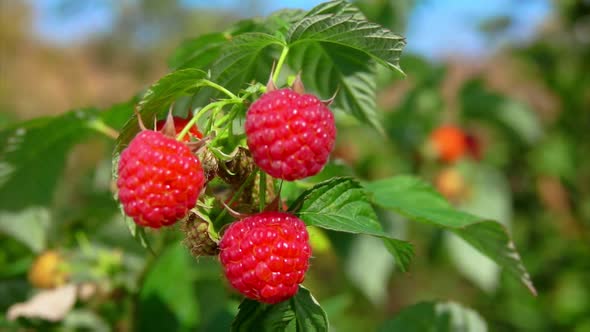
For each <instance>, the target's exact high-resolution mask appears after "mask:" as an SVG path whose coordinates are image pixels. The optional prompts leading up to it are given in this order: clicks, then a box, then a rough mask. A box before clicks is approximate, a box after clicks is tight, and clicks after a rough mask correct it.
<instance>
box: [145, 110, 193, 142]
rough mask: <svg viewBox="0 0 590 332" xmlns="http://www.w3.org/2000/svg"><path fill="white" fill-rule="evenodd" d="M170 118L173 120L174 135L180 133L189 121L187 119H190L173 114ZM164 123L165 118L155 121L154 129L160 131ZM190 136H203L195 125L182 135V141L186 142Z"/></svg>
mask: <svg viewBox="0 0 590 332" xmlns="http://www.w3.org/2000/svg"><path fill="white" fill-rule="evenodd" d="M172 119H173V120H174V129H175V130H176V135H178V134H180V132H181V131H182V129H184V127H185V126H186V125H187V124H188V123H189V121H190V120H191V119H185V118H181V117H179V116H174V117H172ZM165 124H166V120H160V121H158V122H157V123H156V130H158V131H160V130H162V128H164V125H165ZM191 137H195V138H203V133H201V132H200V131H199V128H198V127H197V125H194V126H192V127H191V128H190V129H189V131H188V133H187V134H186V135H184V137H182V140H183V141H184V142H188V141H190V140H191Z"/></svg>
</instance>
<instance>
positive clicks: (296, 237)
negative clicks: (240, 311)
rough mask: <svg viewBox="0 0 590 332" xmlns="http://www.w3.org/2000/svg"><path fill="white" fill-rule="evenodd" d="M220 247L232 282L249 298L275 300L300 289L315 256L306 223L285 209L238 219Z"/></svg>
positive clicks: (279, 300) (224, 267)
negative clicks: (312, 256)
mask: <svg viewBox="0 0 590 332" xmlns="http://www.w3.org/2000/svg"><path fill="white" fill-rule="evenodd" d="M219 248H220V249H221V254H220V255H219V258H220V260H221V264H222V265H223V269H224V272H225V276H226V277H227V279H228V280H229V282H230V283H231V285H232V286H233V287H234V288H235V289H237V290H238V291H239V292H240V293H242V294H244V295H245V296H246V297H248V298H251V299H254V300H257V301H260V302H265V303H271V304H272V303H278V302H281V301H284V300H286V299H288V298H290V297H292V296H294V295H295V294H296V293H297V290H298V285H299V284H300V283H302V282H303V279H304V278H305V272H306V271H307V268H308V267H309V258H310V256H311V247H310V246H309V235H308V234H307V229H306V228H305V224H304V223H303V221H301V220H300V219H298V218H297V217H295V216H294V215H291V214H289V213H284V212H262V213H260V214H256V215H253V216H250V217H247V218H244V219H242V220H239V221H236V222H234V223H233V224H231V225H230V226H229V227H228V228H227V230H226V231H225V233H224V235H223V237H222V239H221V242H220V243H219Z"/></svg>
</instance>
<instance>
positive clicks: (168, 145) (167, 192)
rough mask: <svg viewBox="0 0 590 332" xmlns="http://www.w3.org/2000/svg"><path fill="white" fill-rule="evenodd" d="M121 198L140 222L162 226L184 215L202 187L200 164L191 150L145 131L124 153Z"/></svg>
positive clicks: (120, 177)
mask: <svg viewBox="0 0 590 332" xmlns="http://www.w3.org/2000/svg"><path fill="white" fill-rule="evenodd" d="M118 170H119V173H118V175H119V178H118V179H117V187H118V188H119V200H120V201H121V203H122V204H123V208H124V210H125V213H126V214H127V215H128V216H130V217H132V218H133V220H134V221H135V222H136V223H137V224H139V225H141V226H147V227H152V228H159V227H161V226H167V225H171V224H173V223H175V222H176V221H178V220H180V219H182V218H184V216H186V214H187V212H188V210H189V209H191V208H193V207H194V206H195V203H196V202H197V198H198V197H199V193H200V192H201V189H202V188H203V184H204V174H203V169H202V167H201V163H200V161H199V159H197V157H195V156H194V155H193V154H192V152H191V151H190V149H189V148H188V147H187V146H186V145H185V144H184V143H181V142H178V141H176V140H175V139H173V138H170V137H167V136H165V135H164V134H162V133H160V132H157V131H151V130H143V131H141V132H140V133H139V134H137V136H135V138H133V140H131V142H130V143H129V146H128V147H127V148H126V149H125V150H124V151H123V153H121V158H120V160H119V168H118Z"/></svg>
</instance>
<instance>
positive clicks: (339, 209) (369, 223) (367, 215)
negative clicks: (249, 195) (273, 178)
mask: <svg viewBox="0 0 590 332" xmlns="http://www.w3.org/2000/svg"><path fill="white" fill-rule="evenodd" d="M289 210H290V211H296V213H297V215H298V216H299V217H300V218H301V219H302V220H303V221H304V222H305V223H306V224H307V225H313V226H318V227H322V228H325V229H329V230H333V231H338V232H347V233H354V234H366V235H372V236H377V237H379V238H381V239H383V241H384V244H385V246H386V248H387V249H388V251H389V252H390V253H392V254H393V256H394V257H395V258H396V262H397V263H398V264H399V266H400V269H402V270H403V271H405V270H407V266H408V264H409V261H410V259H411V257H412V256H413V248H412V245H411V244H409V243H407V242H405V241H401V240H397V239H393V238H391V237H390V236H389V234H387V233H386V232H384V231H383V229H382V227H381V224H380V223H379V221H378V220H377V216H376V214H375V211H374V210H373V207H372V206H371V203H370V202H369V198H368V197H367V195H366V193H365V191H364V190H363V188H362V187H361V185H360V184H359V183H358V182H357V181H355V180H353V179H352V178H348V177H341V178H333V179H330V180H327V181H324V182H321V183H319V184H317V185H315V186H314V187H312V188H310V189H308V190H306V191H304V192H303V193H302V194H301V195H300V196H299V197H298V198H297V199H296V200H295V201H294V202H293V204H292V205H291V207H290V208H289Z"/></svg>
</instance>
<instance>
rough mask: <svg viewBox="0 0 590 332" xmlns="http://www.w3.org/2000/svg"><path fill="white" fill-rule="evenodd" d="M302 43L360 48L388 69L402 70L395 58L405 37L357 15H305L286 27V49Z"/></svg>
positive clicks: (397, 58) (359, 49)
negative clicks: (289, 26)
mask: <svg viewBox="0 0 590 332" xmlns="http://www.w3.org/2000/svg"><path fill="white" fill-rule="evenodd" d="M305 43H320V44H321V45H322V46H323V45H324V44H336V45H341V46H344V47H347V48H351V49H354V50H357V51H360V52H362V53H364V54H366V55H368V56H370V57H371V58H373V59H374V60H375V61H377V62H378V63H380V64H382V65H384V66H385V67H387V68H389V69H391V70H397V71H399V72H400V73H403V71H402V70H401V68H400V66H399V59H400V56H401V52H402V49H403V47H404V46H405V40H404V38H403V37H401V36H398V35H396V34H394V33H393V32H391V31H390V30H388V29H386V28H384V27H382V26H380V25H378V24H375V23H371V22H369V21H367V20H364V19H359V16H358V15H354V14H353V15H345V14H338V15H334V14H321V15H313V16H308V17H305V18H304V19H302V20H301V21H299V22H297V23H295V24H294V25H293V26H292V27H291V29H290V30H289V34H288V36H287V44H288V46H289V47H290V48H294V47H296V46H298V45H301V44H305Z"/></svg>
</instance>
